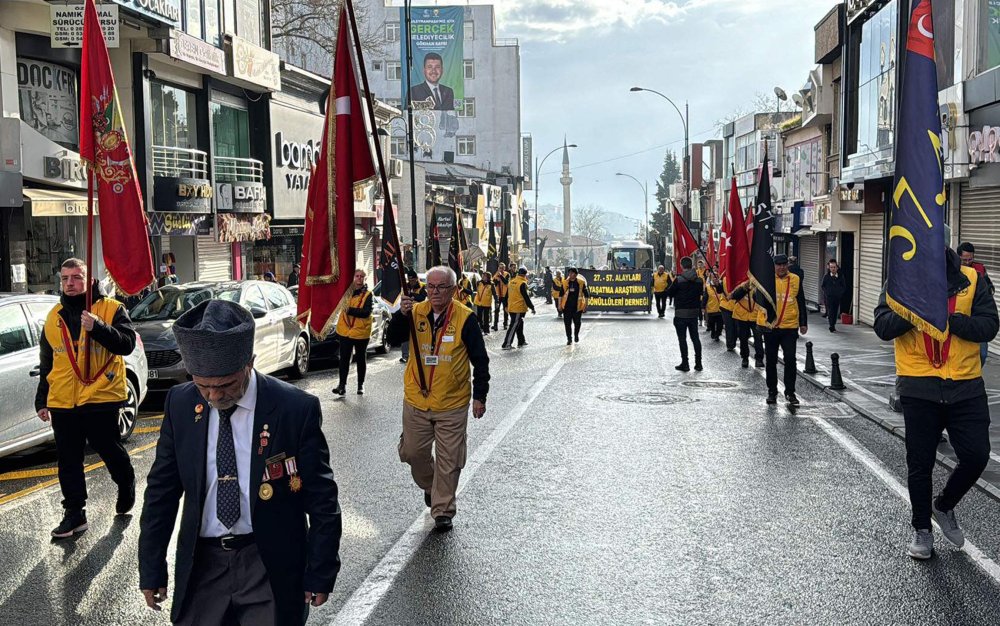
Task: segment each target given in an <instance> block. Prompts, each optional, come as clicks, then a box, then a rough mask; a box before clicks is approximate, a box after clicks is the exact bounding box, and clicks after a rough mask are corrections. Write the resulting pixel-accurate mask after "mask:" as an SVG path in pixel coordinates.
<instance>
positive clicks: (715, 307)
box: [705, 283, 722, 313]
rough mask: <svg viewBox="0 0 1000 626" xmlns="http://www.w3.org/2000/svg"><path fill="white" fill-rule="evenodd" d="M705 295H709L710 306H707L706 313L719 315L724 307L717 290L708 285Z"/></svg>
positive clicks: (706, 285)
mask: <svg viewBox="0 0 1000 626" xmlns="http://www.w3.org/2000/svg"><path fill="white" fill-rule="evenodd" d="M705 293H707V294H708V304H706V305H705V313H718V312H719V311H720V310H721V305H722V301H721V299H720V296H719V292H718V291H716V290H715V287H713V286H712V285H710V284H707V283H706V284H705Z"/></svg>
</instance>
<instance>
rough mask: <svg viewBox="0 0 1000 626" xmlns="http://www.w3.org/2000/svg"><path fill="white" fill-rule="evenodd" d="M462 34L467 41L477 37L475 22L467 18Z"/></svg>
mask: <svg viewBox="0 0 1000 626" xmlns="http://www.w3.org/2000/svg"><path fill="white" fill-rule="evenodd" d="M462 35H463V37H464V38H465V40H466V41H472V40H473V39H475V38H476V27H475V22H473V21H471V20H467V21H466V22H465V24H464V28H463V29H462Z"/></svg>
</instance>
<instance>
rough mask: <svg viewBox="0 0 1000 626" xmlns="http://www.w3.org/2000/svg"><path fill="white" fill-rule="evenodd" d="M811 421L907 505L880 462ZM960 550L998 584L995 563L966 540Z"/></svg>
mask: <svg viewBox="0 0 1000 626" xmlns="http://www.w3.org/2000/svg"><path fill="white" fill-rule="evenodd" d="M813 421H815V422H816V423H817V424H818V425H819V426H820V428H822V429H823V431H824V432H825V433H826V434H827V435H829V436H830V438H831V439H833V440H834V441H836V442H837V443H838V444H840V447H842V448H843V449H844V450H846V451H847V452H848V453H849V454H850V455H851V456H853V457H854V458H855V459H857V460H858V461H859V462H860V463H861V464H862V465H864V466H865V467H866V468H868V470H869V471H870V472H871V473H872V474H875V476H877V477H878V478H879V479H880V480H881V481H882V482H883V483H885V485H886V486H887V487H889V489H890V490H891V491H892V492H893V493H895V494H896V495H897V496H899V497H900V498H902V500H903V501H904V502H907V503H909V501H910V497H909V493H908V492H907V490H906V487H905V486H903V483H901V482H899V480H898V479H897V478H896V477H895V476H893V475H892V473H891V472H890V471H889V470H888V468H886V467H885V465H884V464H883V463H882V461H880V460H879V459H878V458H877V457H876V456H875V455H874V454H872V453H871V452H869V451H868V450H867V449H865V448H864V447H863V446H862V445H861V444H860V443H858V441H857V439H855V438H854V437H852V436H851V435H849V434H847V433H846V432H844V431H843V430H841V429H840V428H839V427H837V426H835V425H834V424H833V423H831V422H829V421H827V420H826V419H824V418H822V417H814V418H813ZM936 525H937V524H935V526H936ZM962 550H964V551H965V553H966V554H968V555H969V558H970V559H972V560H973V561H974V562H975V564H976V565H978V566H979V568H980V569H982V570H983V571H984V572H986V574H987V575H988V576H989V577H990V578H992V579H993V580H994V582H996V583H997V584H1000V565H997V563H996V561H994V560H993V559H991V558H990V557H988V556H986V555H985V554H984V553H983V551H982V550H980V549H979V548H978V547H977V546H976V545H975V544H973V543H972V542H971V541H969V540H968V539H966V540H965V545H964V546H963V547H962Z"/></svg>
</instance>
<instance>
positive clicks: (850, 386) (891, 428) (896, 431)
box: [779, 359, 1000, 502]
mask: <svg viewBox="0 0 1000 626" xmlns="http://www.w3.org/2000/svg"><path fill="white" fill-rule="evenodd" d="M779 360H781V359H779ZM782 366H784V361H783V360H782ZM798 375H799V377H800V378H802V379H803V380H805V381H806V382H808V383H810V384H812V385H813V386H814V387H816V388H818V389H819V390H820V391H822V392H823V393H825V394H826V395H828V396H830V397H831V398H834V399H836V400H838V401H840V402H843V403H844V404H846V405H847V406H849V407H851V408H852V409H854V410H855V411H856V412H858V413H859V414H860V415H862V416H863V417H865V418H867V419H868V420H870V421H872V422H874V423H875V424H877V425H879V426H881V427H882V428H883V429H885V430H886V431H888V432H889V433H891V434H892V435H894V436H895V437H896V438H898V439H899V440H901V441H905V435H904V433H905V431H904V429H903V428H901V427H899V426H896V425H894V424H893V423H892V422H891V421H889V420H888V419H886V418H884V417H882V416H880V415H878V414H877V413H876V412H875V411H873V410H871V409H870V408H868V407H866V406H863V405H862V404H861V403H860V402H858V401H857V399H855V398H854V397H852V396H854V395H861V396H864V394H862V393H861V392H859V391H856V390H855V389H854V388H855V387H856V385H855V384H854V383H852V382H849V381H848V380H846V379H845V380H844V384H845V385H846V386H847V389H846V390H845V391H835V390H833V389H830V387H829V386H828V385H827V384H826V383H825V382H823V381H822V380H820V379H819V378H817V377H816V376H815V375H810V374H806V373H804V372H803V371H802V370H799V371H798ZM864 397H867V396H864ZM937 462H938V464H939V465H942V466H944V467H947V468H948V469H949V470H954V469H955V466H956V465H957V463H955V461H953V460H951V459H950V458H948V457H947V456H945V455H944V454H941V453H940V452H938V453H937ZM976 487H978V488H979V489H980V490H981V491H982V492H984V493H985V494H986V495H987V496H989V497H991V498H993V499H994V500H996V501H997V502H1000V488H998V487H997V486H995V485H993V484H992V483H989V482H986V481H985V480H983V479H982V478H979V479H977V480H976Z"/></svg>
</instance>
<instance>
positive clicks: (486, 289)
mask: <svg viewBox="0 0 1000 626" xmlns="http://www.w3.org/2000/svg"><path fill="white" fill-rule="evenodd" d="M472 303H473V304H475V305H476V306H485V307H488V306H491V305H492V304H493V285H491V284H490V283H488V282H486V281H479V285H478V286H477V287H476V298H475V299H474V300H473V302H472Z"/></svg>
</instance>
